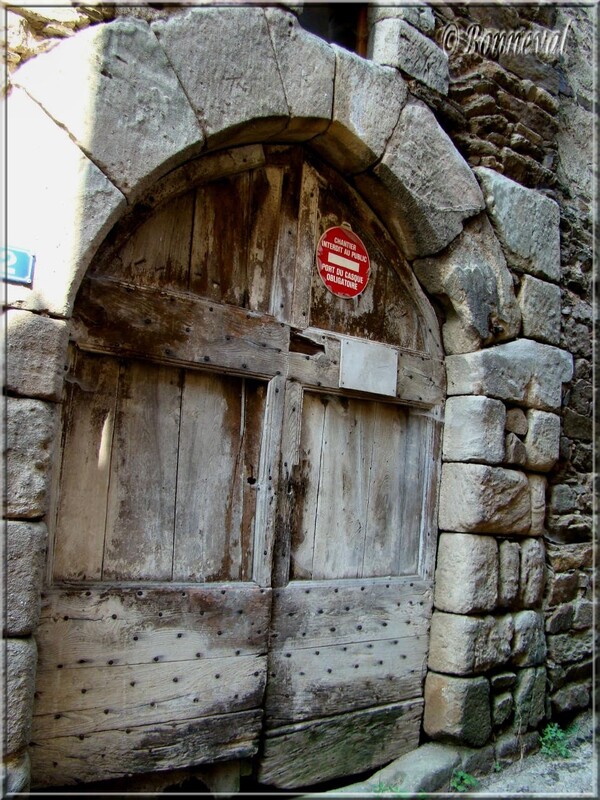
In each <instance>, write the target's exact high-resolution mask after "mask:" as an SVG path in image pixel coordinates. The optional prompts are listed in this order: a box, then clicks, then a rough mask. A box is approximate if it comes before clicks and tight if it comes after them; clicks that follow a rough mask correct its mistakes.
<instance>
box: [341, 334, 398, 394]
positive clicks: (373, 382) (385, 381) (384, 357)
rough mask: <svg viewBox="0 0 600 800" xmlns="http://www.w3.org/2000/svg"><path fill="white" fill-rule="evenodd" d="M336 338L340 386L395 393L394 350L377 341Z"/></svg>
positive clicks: (395, 360) (396, 362)
mask: <svg viewBox="0 0 600 800" xmlns="http://www.w3.org/2000/svg"><path fill="white" fill-rule="evenodd" d="M340 339H341V342H342V354H341V361H340V388H343V389H356V390H357V391H359V392H371V393H372V394H384V395H387V396H388V397H395V396H396V383H397V379H398V351H397V350H396V349H395V348H393V347H388V345H385V344H379V342H366V341H364V340H361V339H349V338H342V337H340Z"/></svg>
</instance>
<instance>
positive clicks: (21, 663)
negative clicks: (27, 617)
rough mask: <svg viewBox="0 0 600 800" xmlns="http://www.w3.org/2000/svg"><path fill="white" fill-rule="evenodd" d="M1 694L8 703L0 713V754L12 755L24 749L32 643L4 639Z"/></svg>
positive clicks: (33, 667) (31, 687)
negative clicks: (0, 733)
mask: <svg viewBox="0 0 600 800" xmlns="http://www.w3.org/2000/svg"><path fill="white" fill-rule="evenodd" d="M3 647H4V648H5V659H6V660H5V662H4V669H5V670H6V672H5V681H6V683H5V690H6V697H8V698H10V702H9V703H7V704H6V707H5V709H4V713H5V715H6V716H5V724H6V727H5V729H4V735H5V740H4V746H5V749H4V753H5V755H12V754H13V753H15V754H16V753H17V752H18V751H19V750H22V749H23V748H25V747H27V745H28V744H29V740H30V737H31V714H32V712H33V694H34V691H35V672H36V665H37V648H36V646H35V641H34V640H33V639H5V640H4V641H3Z"/></svg>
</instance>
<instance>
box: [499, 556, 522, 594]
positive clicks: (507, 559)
mask: <svg viewBox="0 0 600 800" xmlns="http://www.w3.org/2000/svg"><path fill="white" fill-rule="evenodd" d="M520 553H521V550H520V547H519V544H518V542H508V541H503V542H500V543H499V545H498V605H499V606H500V608H510V607H511V606H512V605H514V603H515V602H516V600H517V598H518V595H519V573H520V558H521V555H520Z"/></svg>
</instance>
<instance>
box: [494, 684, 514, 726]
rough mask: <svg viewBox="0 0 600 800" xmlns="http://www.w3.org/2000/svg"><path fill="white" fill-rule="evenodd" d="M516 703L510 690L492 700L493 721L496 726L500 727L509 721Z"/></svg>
mask: <svg viewBox="0 0 600 800" xmlns="http://www.w3.org/2000/svg"><path fill="white" fill-rule="evenodd" d="M513 708H514V703H513V697H512V694H511V693H510V692H503V693H502V694H498V695H496V696H495V697H494V698H493V700H492V722H493V724H494V727H495V728H499V727H500V726H501V725H504V723H505V722H508V720H509V719H510V716H511V714H512V712H513Z"/></svg>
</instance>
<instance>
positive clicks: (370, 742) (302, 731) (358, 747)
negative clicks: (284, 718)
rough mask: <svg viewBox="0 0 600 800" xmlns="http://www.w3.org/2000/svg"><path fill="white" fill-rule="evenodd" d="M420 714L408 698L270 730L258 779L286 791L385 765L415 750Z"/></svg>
mask: <svg viewBox="0 0 600 800" xmlns="http://www.w3.org/2000/svg"><path fill="white" fill-rule="evenodd" d="M422 710H423V701H422V700H420V699H418V700H409V701H406V702H404V703H398V704H394V705H389V706H384V707H380V708H372V709H368V710H365V711H357V712H354V713H351V714H343V715H340V716H335V717H329V718H327V719H321V720H312V721H308V722H302V723H297V724H296V725H291V726H289V727H285V728H281V729H279V730H273V731H270V732H269V734H268V735H267V738H266V740H265V744H264V754H263V756H262V758H261V761H260V767H259V772H258V779H259V780H260V781H261V782H262V783H267V784H274V785H276V786H278V787H281V788H285V789H291V788H294V787H298V786H312V785H314V784H318V783H322V782H323V781H326V780H331V779H333V778H338V777H341V776H351V775H357V774H360V773H361V772H365V771H366V770H369V769H374V768H375V767H378V766H380V765H382V764H386V763H389V762H390V761H393V760H394V759H395V758H398V757H399V756H401V755H402V754H403V753H407V752H408V751H410V750H413V749H414V748H415V747H417V745H418V743H419V729H420V724H421V716H422Z"/></svg>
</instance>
